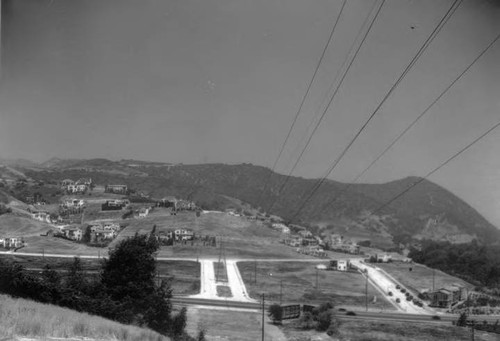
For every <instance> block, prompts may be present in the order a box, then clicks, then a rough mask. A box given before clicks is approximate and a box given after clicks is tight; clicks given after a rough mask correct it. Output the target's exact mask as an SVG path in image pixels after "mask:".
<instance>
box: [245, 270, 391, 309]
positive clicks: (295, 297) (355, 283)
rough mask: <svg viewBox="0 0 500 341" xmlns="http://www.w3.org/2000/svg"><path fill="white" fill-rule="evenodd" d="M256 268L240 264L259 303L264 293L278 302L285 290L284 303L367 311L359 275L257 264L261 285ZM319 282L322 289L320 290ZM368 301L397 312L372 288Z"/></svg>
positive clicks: (371, 304) (375, 306)
mask: <svg viewBox="0 0 500 341" xmlns="http://www.w3.org/2000/svg"><path fill="white" fill-rule="evenodd" d="M254 266H255V263H254V262H240V263H238V268H239V270H240V273H241V276H242V278H243V281H244V282H245V285H246V288H247V291H248V292H249V294H250V296H251V297H252V298H255V299H258V298H259V297H260V295H261V294H262V293H265V295H266V297H267V298H268V299H269V300H272V301H276V302H278V301H279V300H280V291H281V289H282V293H283V294H282V301H283V302H284V303H286V302H303V303H305V302H310V303H322V302H325V301H332V302H333V303H334V304H335V305H337V306H338V305H345V306H363V307H364V306H365V304H366V295H365V285H366V282H365V279H364V277H363V276H361V274H359V273H356V272H340V271H325V270H319V271H317V270H316V269H315V263H309V262H279V263H276V262H257V283H256V284H255V280H254ZM316 276H317V277H316ZM316 278H317V283H318V287H316ZM281 283H282V288H281ZM374 296H376V297H377V300H376V302H375V303H373V297H374ZM368 298H369V308H370V309H384V310H393V309H394V307H393V306H392V305H391V304H390V303H389V302H387V301H386V300H385V299H384V298H383V297H382V296H381V295H380V293H379V292H378V291H377V290H376V289H375V288H374V287H373V286H371V285H370V284H368Z"/></svg>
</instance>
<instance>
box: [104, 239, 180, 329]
mask: <svg viewBox="0 0 500 341" xmlns="http://www.w3.org/2000/svg"><path fill="white" fill-rule="evenodd" d="M158 247H159V244H158V242H157V241H156V239H155V238H149V237H148V236H147V235H139V234H136V235H135V236H134V237H132V238H128V239H125V240H122V241H121V242H120V243H119V244H118V246H117V247H116V248H115V249H113V250H111V251H110V254H109V259H108V260H106V261H105V262H104V265H103V271H102V274H101V278H102V284H103V286H104V288H105V291H106V293H107V295H108V296H109V297H110V299H111V300H112V301H115V302H118V303H119V304H120V305H121V309H120V310H118V312H119V314H120V315H119V316H116V317H115V319H117V320H118V321H121V322H125V323H137V324H139V325H146V326H148V327H149V328H151V329H153V330H156V331H158V332H159V333H162V334H167V333H169V332H171V331H172V321H171V316H170V314H171V310H172V309H171V303H170V298H171V296H172V293H171V289H170V286H169V283H166V282H162V283H161V285H159V286H156V284H155V276H156V262H155V258H154V252H156V251H157V250H158Z"/></svg>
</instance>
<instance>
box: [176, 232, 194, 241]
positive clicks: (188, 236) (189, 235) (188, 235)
mask: <svg viewBox="0 0 500 341" xmlns="http://www.w3.org/2000/svg"><path fill="white" fill-rule="evenodd" d="M174 238H175V240H192V239H193V238H194V233H193V231H190V230H185V229H177V230H175V231H174Z"/></svg>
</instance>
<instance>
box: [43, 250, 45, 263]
mask: <svg viewBox="0 0 500 341" xmlns="http://www.w3.org/2000/svg"><path fill="white" fill-rule="evenodd" d="M42 259H43V261H44V262H45V248H42Z"/></svg>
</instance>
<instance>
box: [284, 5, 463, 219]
mask: <svg viewBox="0 0 500 341" xmlns="http://www.w3.org/2000/svg"><path fill="white" fill-rule="evenodd" d="M462 2H463V0H455V1H454V2H453V3H452V4H451V6H450V8H449V9H448V11H446V13H445V14H444V16H443V17H442V18H441V20H440V21H439V23H438V24H437V26H436V27H435V28H434V30H433V31H432V32H431V34H430V35H429V37H428V38H427V39H426V40H425V42H424V43H423V44H422V46H421V47H420V48H419V50H418V51H417V53H416V54H415V56H414V57H413V58H412V60H411V61H410V63H409V64H408V65H407V66H406V67H405V69H404V70H403V72H402V73H401V75H400V76H399V77H398V79H397V80H396V82H394V84H393V85H392V87H391V88H390V89H389V91H388V92H387V93H386V95H385V96H384V98H383V99H382V101H380V103H379V104H378V105H377V107H376V108H375V110H374V111H373V112H372V113H371V114H370V116H369V117H368V119H367V120H366V121H365V122H364V123H363V125H362V126H361V128H360V129H359V130H358V131H357V133H356V134H355V135H354V137H353V138H352V139H351V141H350V142H349V143H348V144H347V146H346V147H345V148H344V149H343V150H342V152H341V153H340V155H339V156H338V157H337V158H336V159H335V160H334V162H333V163H332V165H331V166H330V167H329V168H328V171H327V172H326V174H325V175H324V176H323V177H322V178H321V179H319V180H318V181H317V182H316V184H315V185H314V186H313V188H312V190H311V191H310V193H309V195H308V196H307V197H306V199H305V200H304V201H303V203H302V204H301V205H300V206H299V208H298V210H297V212H296V213H295V214H294V215H293V217H292V219H294V218H295V217H296V216H297V215H298V214H299V213H300V211H301V210H302V209H303V208H304V206H305V205H306V204H307V202H309V200H310V199H311V198H312V197H313V196H314V194H315V193H316V192H317V191H318V189H319V188H320V187H321V185H322V184H323V183H324V182H325V180H326V179H327V178H328V176H330V174H331V173H332V172H333V170H334V169H335V168H336V167H337V165H338V164H339V163H340V161H341V160H342V159H343V158H344V156H345V155H346V154H347V152H348V151H349V150H350V149H351V147H352V145H353V144H354V142H355V141H356V140H357V139H358V137H359V136H360V135H361V133H362V132H363V131H364V130H365V129H366V127H367V126H368V124H369V123H370V122H371V120H372V119H373V118H374V117H375V115H376V114H377V113H378V111H379V110H380V108H381V107H382V105H384V103H385V102H386V101H387V99H388V98H389V97H390V96H391V95H392V93H393V92H394V90H395V89H396V88H397V87H398V86H399V84H400V83H401V81H402V80H403V79H404V78H405V77H406V75H407V74H408V73H409V71H410V70H411V69H412V67H413V66H414V65H415V63H416V62H417V61H418V59H419V58H420V57H421V56H422V54H423V53H424V52H425V50H427V47H428V46H429V45H430V44H431V43H432V41H433V40H434V38H435V37H436V36H437V35H438V34H439V32H441V30H442V28H443V27H444V25H445V24H446V23H447V22H448V20H449V19H450V18H451V17H452V15H453V14H454V13H455V11H456V10H457V9H458V7H459V6H460V5H461V3H462Z"/></svg>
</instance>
